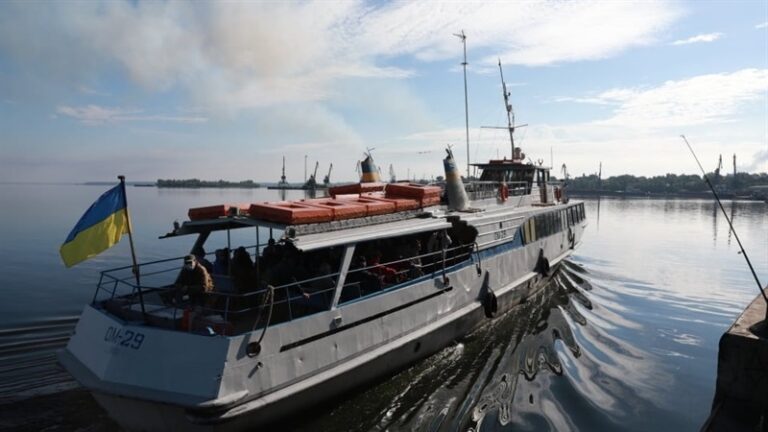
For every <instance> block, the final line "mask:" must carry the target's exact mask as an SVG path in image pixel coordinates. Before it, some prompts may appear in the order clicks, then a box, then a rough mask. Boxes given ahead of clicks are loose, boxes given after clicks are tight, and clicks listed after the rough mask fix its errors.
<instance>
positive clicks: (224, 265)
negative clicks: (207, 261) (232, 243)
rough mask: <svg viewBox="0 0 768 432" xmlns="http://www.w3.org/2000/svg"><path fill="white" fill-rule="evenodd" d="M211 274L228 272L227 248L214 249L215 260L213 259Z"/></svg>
mask: <svg viewBox="0 0 768 432" xmlns="http://www.w3.org/2000/svg"><path fill="white" fill-rule="evenodd" d="M213 274H217V275H227V274H229V248H224V249H216V260H215V261H213Z"/></svg>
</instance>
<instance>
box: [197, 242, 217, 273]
mask: <svg viewBox="0 0 768 432" xmlns="http://www.w3.org/2000/svg"><path fill="white" fill-rule="evenodd" d="M192 255H194V256H195V258H196V259H197V263H198V264H200V265H202V266H203V267H205V270H207V271H208V274H211V273H213V264H211V262H210V261H208V260H207V259H206V258H205V249H203V247H202V246H199V247H196V248H194V249H193V250H192Z"/></svg>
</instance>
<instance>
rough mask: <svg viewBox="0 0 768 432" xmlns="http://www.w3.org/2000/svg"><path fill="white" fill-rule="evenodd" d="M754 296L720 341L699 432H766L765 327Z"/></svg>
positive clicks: (767, 349)
mask: <svg viewBox="0 0 768 432" xmlns="http://www.w3.org/2000/svg"><path fill="white" fill-rule="evenodd" d="M765 313H766V304H765V299H763V297H762V296H761V295H758V296H757V297H756V298H755V299H754V300H753V301H752V303H750V304H749V306H747V308H746V309H745V310H744V312H743V313H742V314H741V316H739V318H737V319H736V321H735V322H734V323H733V325H732V326H731V327H730V328H729V329H728V331H726V332H725V334H723V337H721V338H720V348H719V353H718V359H717V386H716V390H715V399H714V401H713V403H712V413H711V414H710V416H709V419H707V422H706V423H705V424H704V426H703V427H702V430H703V431H739V430H742V431H768V323H766V321H765Z"/></svg>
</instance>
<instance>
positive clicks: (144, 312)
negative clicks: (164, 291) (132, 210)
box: [117, 175, 146, 316]
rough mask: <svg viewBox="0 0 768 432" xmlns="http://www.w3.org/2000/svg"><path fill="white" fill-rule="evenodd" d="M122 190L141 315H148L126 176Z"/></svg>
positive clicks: (123, 177)
mask: <svg viewBox="0 0 768 432" xmlns="http://www.w3.org/2000/svg"><path fill="white" fill-rule="evenodd" d="M117 178H119V179H120V188H122V190H123V204H125V219H126V221H127V224H128V242H129V243H130V245H131V259H132V260H133V269H132V270H133V275H134V276H135V277H136V288H137V289H138V290H139V303H141V314H142V316H143V315H145V314H146V311H144V296H143V295H142V293H141V278H140V276H139V265H138V264H137V263H136V250H135V249H134V248H133V229H131V217H130V215H129V213H128V195H127V194H126V193H125V176H124V175H119V176H117Z"/></svg>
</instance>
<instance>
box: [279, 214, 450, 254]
mask: <svg viewBox="0 0 768 432" xmlns="http://www.w3.org/2000/svg"><path fill="white" fill-rule="evenodd" d="M450 227H451V223H450V222H448V221H447V220H445V219H443V218H414V219H405V220H401V221H396V222H388V223H382V224H375V225H368V226H361V227H355V228H348V229H345V230H339V231H330V232H320V233H314V234H305V235H300V236H297V237H296V238H295V239H294V245H295V246H296V248H298V249H299V250H302V251H311V250H316V249H322V248H326V247H330V246H337V245H346V244H352V243H359V242H362V241H368V240H376V239H382V238H392V237H398V236H403V235H408V234H417V233H421V232H428V231H436V230H442V229H448V228H450Z"/></svg>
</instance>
